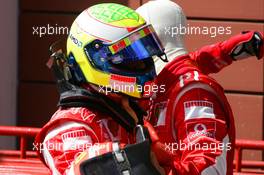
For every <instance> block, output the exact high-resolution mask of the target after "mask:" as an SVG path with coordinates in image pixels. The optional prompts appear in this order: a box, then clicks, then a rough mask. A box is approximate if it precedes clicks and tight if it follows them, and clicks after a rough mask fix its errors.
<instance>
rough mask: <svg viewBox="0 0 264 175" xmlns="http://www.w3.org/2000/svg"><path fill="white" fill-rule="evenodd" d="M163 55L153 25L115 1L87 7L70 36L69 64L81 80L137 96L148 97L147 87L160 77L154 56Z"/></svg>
mask: <svg viewBox="0 0 264 175" xmlns="http://www.w3.org/2000/svg"><path fill="white" fill-rule="evenodd" d="M162 55H164V49H163V47H162V45H161V43H160V41H159V39H158V37H157V35H156V33H155V32H154V29H153V28H152V26H151V25H146V22H145V20H144V19H143V18H142V17H141V16H140V15H139V14H138V13H137V12H135V11H134V10H132V9H130V8H128V7H126V6H123V5H120V4H115V3H103V4H97V5H94V6H92V7H89V8H88V9H86V10H84V11H83V12H82V13H81V14H80V15H79V16H78V17H77V18H76V19H75V21H74V22H73V24H72V26H71V29H70V32H69V36H68V39H67V57H68V63H69V64H70V69H71V72H72V75H73V77H74V78H75V80H76V81H77V82H79V83H91V84H94V85H97V86H100V87H103V88H108V89H109V88H110V89H112V90H113V91H114V92H120V93H123V94H126V95H129V96H132V97H137V98H141V97H144V94H145V92H144V89H146V88H144V87H145V86H147V85H148V86H149V85H151V84H152V81H153V80H154V78H155V76H156V72H155V67H154V63H153V59H152V57H153V56H162ZM148 89H149V88H148Z"/></svg>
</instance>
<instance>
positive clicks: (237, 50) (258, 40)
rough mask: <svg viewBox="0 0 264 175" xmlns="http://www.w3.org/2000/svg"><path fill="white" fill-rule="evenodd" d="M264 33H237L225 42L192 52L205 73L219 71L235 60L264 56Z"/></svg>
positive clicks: (192, 57) (191, 55) (193, 58)
mask: <svg viewBox="0 0 264 175" xmlns="http://www.w3.org/2000/svg"><path fill="white" fill-rule="evenodd" d="M263 50H264V44H263V35H262V34H261V33H259V32H254V31H248V32H242V33H241V34H238V35H235V36H233V37H231V38H229V39H228V40H226V41H224V42H218V43H216V44H212V45H208V46H204V47H202V48H201V49H199V50H197V51H195V52H192V53H190V54H189V55H190V57H191V59H192V60H194V61H195V62H196V64H197V65H198V67H199V69H200V70H201V71H202V72H203V73H204V74H209V73H217V72H219V71H220V70H221V69H223V68H224V67H226V66H228V65H230V64H231V63H232V61H233V60H240V59H244V58H248V57H250V56H257V58H258V59H260V58H262V57H263V52H264V51H263Z"/></svg>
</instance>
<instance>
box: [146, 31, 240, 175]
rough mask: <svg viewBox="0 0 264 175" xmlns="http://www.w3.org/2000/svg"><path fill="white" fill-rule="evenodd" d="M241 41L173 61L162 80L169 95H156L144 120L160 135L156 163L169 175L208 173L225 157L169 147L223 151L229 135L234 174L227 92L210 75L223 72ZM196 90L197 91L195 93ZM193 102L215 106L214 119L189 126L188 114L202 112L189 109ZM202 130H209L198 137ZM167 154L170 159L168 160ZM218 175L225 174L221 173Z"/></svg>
mask: <svg viewBox="0 0 264 175" xmlns="http://www.w3.org/2000/svg"><path fill="white" fill-rule="evenodd" d="M237 38H240V39H244V38H243V37H242V36H241V35H238V36H237V37H236V39H234V38H231V39H230V40H228V41H225V42H221V43H217V44H214V45H210V46H205V47H203V48H201V49H200V50H199V51H196V52H193V53H190V54H189V55H185V56H182V57H178V58H175V59H174V60H173V61H172V62H170V63H168V65H167V66H166V67H165V68H164V69H163V70H162V71H161V73H160V74H159V75H158V77H157V80H156V83H157V85H158V86H161V85H165V89H166V91H165V92H164V93H157V94H156V97H154V98H153V100H152V102H150V103H148V104H152V105H151V108H150V111H149V116H148V117H146V119H149V120H150V123H151V124H152V125H153V126H154V128H155V131H157V134H158V137H159V142H158V143H159V146H158V148H157V150H154V152H156V153H158V154H160V155H162V156H159V155H157V157H158V161H159V162H160V163H161V164H162V165H163V167H166V168H165V169H166V170H167V174H169V173H171V174H182V175H185V174H200V173H201V172H202V171H203V170H204V169H206V168H208V167H210V166H211V165H214V164H215V163H216V158H217V157H218V156H220V155H221V153H222V152H223V151H222V149H218V147H217V149H207V150H203V149H182V150H179V149H177V150H174V151H172V150H169V146H168V145H170V146H171V147H172V146H175V145H176V144H178V145H179V144H180V143H185V144H191V143H197V144H205V143H207V144H208V145H214V144H215V145H220V147H221V145H222V144H223V143H222V141H223V139H224V137H225V136H227V135H228V136H229V139H230V140H229V142H230V144H229V145H228V146H229V148H232V149H231V150H229V151H227V156H226V162H227V167H226V171H227V173H226V174H228V175H231V174H232V170H233V168H232V160H233V153H234V152H233V150H234V149H233V148H234V140H235V126H234V119H233V114H232V111H231V108H230V106H229V104H228V101H227V99H226V97H225V95H224V91H223V89H222V88H221V86H219V85H218V84H217V82H216V81H215V80H213V79H212V78H210V77H209V76H207V74H209V73H216V72H219V71H220V70H221V69H222V68H223V67H225V66H227V65H229V64H231V63H232V58H231V57H230V53H231V50H232V49H233V47H235V46H236V45H237V44H238V43H239V42H240V41H238V39H237ZM231 46H232V47H231ZM168 77H169V78H168ZM192 86H193V87H194V88H191V87H192ZM196 86H197V87H196ZM200 86H202V87H203V86H205V87H206V88H205V89H204V88H202V87H200ZM195 87H196V88H195ZM192 101H200V102H201V101H202V103H201V105H202V106H203V105H205V106H207V105H208V104H212V106H213V114H214V117H213V118H206V117H204V116H197V118H194V119H188V120H186V119H185V118H186V116H185V115H186V109H185V108H188V107H194V106H199V105H198V104H199V103H196V102H193V103H192V104H191V105H190V104H189V106H188V105H187V103H190V102H192ZM204 101H205V102H204ZM145 103H146V102H145ZM208 108H210V105H209V106H208ZM199 127H200V129H201V130H203V128H204V127H205V128H206V132H205V133H200V134H199V132H198V134H197V133H196V132H195V130H194V128H196V130H199ZM197 128H198V129H197ZM156 143H157V142H156ZM164 151H165V152H164ZM166 151H167V156H165V155H166ZM168 151H169V153H168ZM172 154H173V155H172ZM166 158H167V160H166ZM172 159H173V165H172V163H171V161H172ZM173 171H174V172H173ZM220 174H224V173H223V172H220Z"/></svg>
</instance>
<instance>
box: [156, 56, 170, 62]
mask: <svg viewBox="0 0 264 175" xmlns="http://www.w3.org/2000/svg"><path fill="white" fill-rule="evenodd" d="M158 57H159V58H160V59H161V60H162V61H163V62H169V60H168V57H167V54H164V55H161V56H158Z"/></svg>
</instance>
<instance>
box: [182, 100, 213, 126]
mask: <svg viewBox="0 0 264 175" xmlns="http://www.w3.org/2000/svg"><path fill="white" fill-rule="evenodd" d="M184 113H185V121H186V120H190V119H196V118H215V114H214V106H213V103H212V102H209V101H203V100H194V101H187V102H184Z"/></svg>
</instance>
